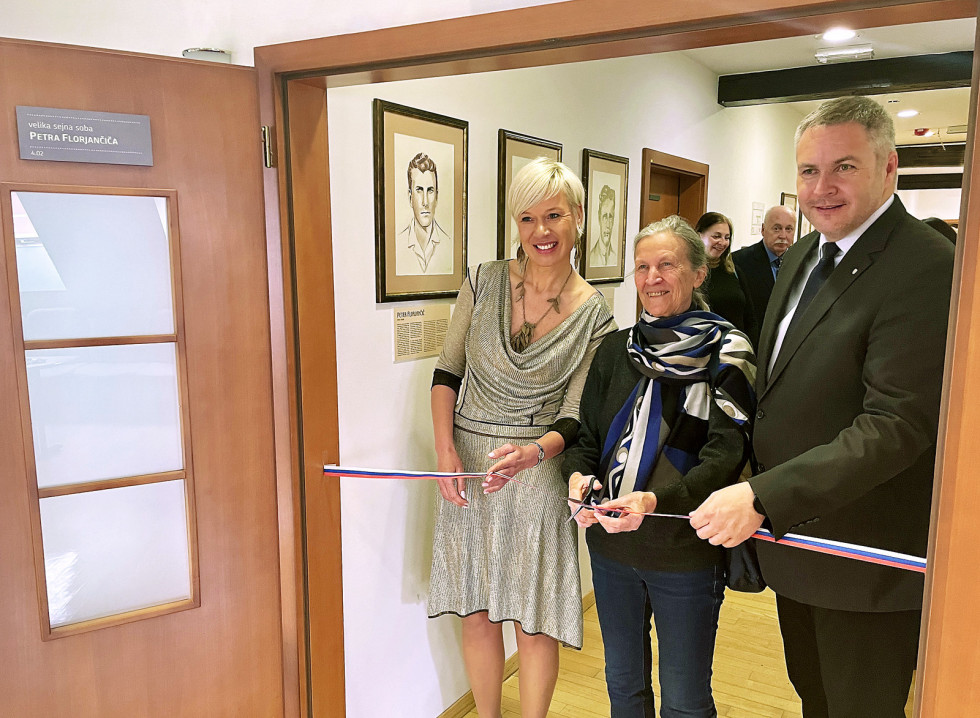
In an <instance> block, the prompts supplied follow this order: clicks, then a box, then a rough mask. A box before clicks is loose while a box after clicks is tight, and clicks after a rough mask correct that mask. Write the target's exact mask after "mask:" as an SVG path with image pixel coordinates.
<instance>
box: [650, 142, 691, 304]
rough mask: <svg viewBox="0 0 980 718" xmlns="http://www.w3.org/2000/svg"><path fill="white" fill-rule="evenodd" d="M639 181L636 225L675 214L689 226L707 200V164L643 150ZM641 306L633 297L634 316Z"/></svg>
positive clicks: (655, 151) (656, 220)
mask: <svg viewBox="0 0 980 718" xmlns="http://www.w3.org/2000/svg"><path fill="white" fill-rule="evenodd" d="M640 176H641V178H642V179H641V182H640V228H643V227H646V226H647V225H648V224H650V223H651V222H659V221H660V220H661V219H665V218H667V217H670V216H671V215H673V214H679V215H680V216H681V217H683V218H684V219H686V220H687V221H688V222H690V224H691V226H693V225H694V224H695V223H696V222H697V221H698V218H699V217H700V216H701V215H702V214H704V213H705V211H706V209H707V202H708V165H706V164H704V163H701V162H695V161H694V160H689V159H685V158H684V157H676V156H674V155H668V154H667V153H666V152H658V151H657V150H651V149H648V148H644V149H643V167H642V170H641V175H640ZM642 311H643V305H642V304H641V303H640V300H639V298H637V300H636V316H637V318H639V316H640V312H642Z"/></svg>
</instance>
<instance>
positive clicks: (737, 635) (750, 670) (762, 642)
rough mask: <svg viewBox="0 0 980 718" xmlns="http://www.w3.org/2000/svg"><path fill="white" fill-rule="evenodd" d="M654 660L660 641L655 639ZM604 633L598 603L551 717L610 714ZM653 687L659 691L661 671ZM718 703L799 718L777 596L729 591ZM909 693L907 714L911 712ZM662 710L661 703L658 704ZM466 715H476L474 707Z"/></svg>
mask: <svg viewBox="0 0 980 718" xmlns="http://www.w3.org/2000/svg"><path fill="white" fill-rule="evenodd" d="M653 649H654V661H656V660H657V654H656V650H657V643H656V641H654V642H653ZM603 674H604V662H603V658H602V636H601V635H600V633H599V620H598V617H597V616H596V610H595V606H592V607H591V608H590V609H588V611H586V613H585V645H584V646H583V648H582V650H581V651H576V650H573V649H571V648H562V649H561V668H560V672H559V675H558V686H557V688H556V689H555V697H554V700H553V701H552V704H551V710H550V711H549V713H548V718H607V717H608V716H609V699H608V697H607V696H606V682H605V680H604V675H603ZM518 676H519V672H518V673H515V674H514V675H513V676H511V677H510V678H508V679H507V681H506V682H505V683H504V689H503V690H504V692H503V718H520V716H521V703H520V696H519V695H518V689H517V685H518ZM653 680H654V690H655V691H656V692H657V694H658V695H659V686H657V671H656V667H654V671H653ZM712 686H713V689H714V696H715V705H716V706H717V708H718V715H719V716H725V718H801V713H800V701H799V698H797V696H796V692H795V691H794V690H793V687H792V686H791V685H790V682H789V679H788V678H787V677H786V667H785V664H784V663H783V644H782V639H781V638H780V636H779V628H778V626H777V624H776V598H775V595H774V594H773V593H772V592H771V591H769V590H766V591H764V592H763V593H760V594H749V593H736V592H733V591H728V593H727V595H726V596H725V602H724V603H723V604H722V607H721V618H720V620H719V628H718V638H717V642H716V646H715V662H714V678H713V680H712ZM911 705H912V704H911V697H910V699H909V705H908V706H907V707H906V709H905V712H906V715H907V716H911V715H912V712H911ZM658 708H659V702H658ZM465 718H478V713H477V712H476V711H475V710H473V711H471V712H470V713H467V714H466V716H465Z"/></svg>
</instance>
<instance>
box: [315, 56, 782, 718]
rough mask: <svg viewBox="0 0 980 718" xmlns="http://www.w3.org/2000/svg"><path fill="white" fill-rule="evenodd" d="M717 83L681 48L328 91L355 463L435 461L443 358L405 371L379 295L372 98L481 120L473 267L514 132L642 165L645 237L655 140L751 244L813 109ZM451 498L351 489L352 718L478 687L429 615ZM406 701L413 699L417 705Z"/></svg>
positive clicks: (424, 713)
mask: <svg viewBox="0 0 980 718" xmlns="http://www.w3.org/2000/svg"><path fill="white" fill-rule="evenodd" d="M716 87H717V78H716V76H715V75H714V74H713V73H712V72H710V71H708V70H707V69H705V68H704V67H702V66H701V65H699V64H697V63H695V62H693V61H692V60H690V59H688V58H687V57H686V56H684V55H681V54H676V53H671V54H665V55H657V56H651V57H643V58H628V59H617V60H606V61H602V62H593V63H581V64H575V65H565V66H558V67H548V68H540V69H522V70H512V71H506V72H497V73H487V74H482V75H466V76H461V77H453V78H439V79H431V80H416V81H413V82H399V83H387V84H377V85H370V86H362V87H350V88H339V89H335V90H330V91H329V94H328V108H329V118H328V126H329V128H330V164H331V176H332V178H333V182H332V186H331V207H332V210H333V211H332V216H333V246H334V262H335V266H336V271H335V277H336V279H335V282H336V284H335V291H336V296H337V302H338V310H337V315H338V316H337V346H338V372H339V390H340V418H341V435H340V446H341V461H342V463H344V464H347V465H350V466H369V467H375V468H391V469H433V468H434V467H435V465H436V462H435V455H434V452H433V450H432V439H431V424H430V412H429V382H430V379H431V374H432V369H433V366H434V363H435V361H434V360H432V359H429V360H422V361H416V362H411V363H407V364H393V362H392V312H393V311H394V309H395V308H399V307H400V305H398V304H395V305H392V304H376V303H375V301H374V293H375V287H374V221H373V216H374V209H373V201H374V199H373V196H374V195H373V175H372V134H371V101H372V99H373V98H375V97H380V98H383V99H386V100H390V101H394V102H398V103H401V104H407V105H411V106H414V107H419V108H421V109H425V110H429V111H432V112H437V113H440V114H445V115H449V116H451V117H456V118H460V119H464V120H468V121H469V123H470V126H469V132H470V139H469V205H468V211H469V244H468V247H469V250H468V251H469V263H470V264H474V263H478V262H482V261H486V260H490V259H494V258H495V255H496V211H497V210H496V196H497V194H496V193H497V170H496V162H497V130H498V129H499V128H505V129H508V130H513V131H517V132H522V133H526V134H530V135H534V136H538V137H544V138H547V139H551V140H555V141H558V142H561V143H562V144H563V145H564V159H565V161H566V163H567V164H569V165H570V166H571V167H572V168H573V169H575V170H576V171H579V170H580V165H581V151H582V148H583V147H588V148H590V149H595V150H600V151H603V152H609V153H612V154H618V155H625V156H628V157H629V158H630V186H629V198H628V221H627V226H628V231H629V232H630V233H631V234H632V233H635V232H636V230H637V229H638V226H637V225H638V222H639V193H640V160H641V153H642V149H643V148H644V147H650V148H653V149H657V150H661V151H664V152H667V153H670V154H674V155H680V156H683V157H687V158H690V159H694V160H697V161H700V162H705V163H707V164H708V165H709V166H710V170H709V189H708V206H709V209H714V210H719V211H722V212H724V213H726V214H728V215H730V216H731V217H732V219H733V222H734V223H735V225H736V237H737V240H738V243H740V244H747V243H750V242H751V241H756V239H757V238H750V237H749V236H748V227H749V222H750V217H751V204H752V202H753V201H758V202H763V203H765V204H766V206H767V207H768V206H769V205H771V204H775V203H777V202H778V200H779V194H780V192H781V191H788V192H795V190H794V186H795V185H794V182H795V172H794V167H793V161H792V135H793V130H794V129H795V126H796V123H797V122H798V121H799V119H800V115H799V114H798V113H796V112H794V111H792V110H790V109H788V108H786V107H781V106H776V105H773V106H765V107H753V108H740V109H724V108H722V107H720V106H719V105H718V104H717V103H716V100H715V97H716ZM340 177H342V178H343V179H342V181H341V180H340V179H339V178H340ZM631 261H632V252H631V251H630V252H628V256H627V264H628V265H629V264H630V263H631ZM607 287H608V291H607ZM603 289H604V293H606V294H607V296H611V297H612V298H613V301H614V309H615V313H616V316H617V321H618V322H619V324H620V325H621V326H627V325H628V324H631V323H632V319H633V312H634V307H635V291H634V289H633V287H632V284H631V283H629V282H627V283H626V284H623V285H605V286H604V287H603ZM436 301H438V300H436ZM409 304H412V303H409ZM402 308H403V307H402ZM437 500H438V492H437V491H436V488H435V486H433V485H431V484H428V483H416V484H413V483H407V482H403V483H399V484H395V483H388V482H384V483H382V482H371V481H366V480H361V481H357V480H350V479H347V480H345V482H344V484H343V486H342V505H343V511H342V522H343V525H342V530H343V547H344V555H343V565H344V596H345V600H344V622H345V625H344V632H345V651H346V656H345V657H346V662H347V681H348V716H351V718H367V717H368V716H377V715H400V716H405V717H406V718H412V717H415V716H418V718H423V717H424V718H430V717H431V716H434V715H437V714H438V713H440V712H441V711H442V710H443V709H445V708H446V707H447V706H448V705H450V704H451V703H452V702H453V701H455V700H456V699H457V698H458V697H459V696H460V695H462V694H463V693H464V692H465V691H466V690H467V684H466V679H465V674H464V672H463V667H462V662H461V658H460V652H459V629H458V623H459V621H458V619H456V618H454V617H448V616H447V617H442V618H439V619H436V620H428V619H427V618H426V612H425V597H426V591H427V584H428V576H429V560H430V557H431V540H432V529H433V515H434V508H435V502H436V501H437ZM583 543H584V542H583ZM586 581H588V576H586ZM379 673H380V674H382V675H384V676H385V680H384V684H385V690H384V691H376V690H371V686H374V685H376V684H374V683H373V682H372V681H370V680H367V681H366V680H365V679H364V677H366V676H371V677H373V676H377V675H378V674H379ZM406 695H412V696H413V698H412V700H411V702H410V705H407V704H406V702H405V700H404V697H405V696H406Z"/></svg>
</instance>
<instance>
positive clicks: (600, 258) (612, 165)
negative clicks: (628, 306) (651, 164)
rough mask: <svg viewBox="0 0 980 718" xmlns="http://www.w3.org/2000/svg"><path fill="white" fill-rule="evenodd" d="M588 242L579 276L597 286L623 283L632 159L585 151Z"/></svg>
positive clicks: (580, 263) (583, 151)
mask: <svg viewBox="0 0 980 718" xmlns="http://www.w3.org/2000/svg"><path fill="white" fill-rule="evenodd" d="M582 180H583V184H584V185H585V240H584V245H585V246H584V251H583V252H581V257H580V258H579V274H581V275H582V277H584V278H585V280H586V281H588V282H591V283H593V284H603V283H607V282H621V281H623V278H624V268H625V262H626V193H627V191H628V184H629V158H627V157H617V156H616V155H609V154H606V153H604V152H596V151H595V150H588V149H586V150H582Z"/></svg>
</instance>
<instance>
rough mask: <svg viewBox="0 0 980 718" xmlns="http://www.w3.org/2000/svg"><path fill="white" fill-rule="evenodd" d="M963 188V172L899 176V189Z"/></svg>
mask: <svg viewBox="0 0 980 718" xmlns="http://www.w3.org/2000/svg"><path fill="white" fill-rule="evenodd" d="M961 187H963V173H962V172H946V173H942V174H928V175H899V176H898V189H960V188H961Z"/></svg>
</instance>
